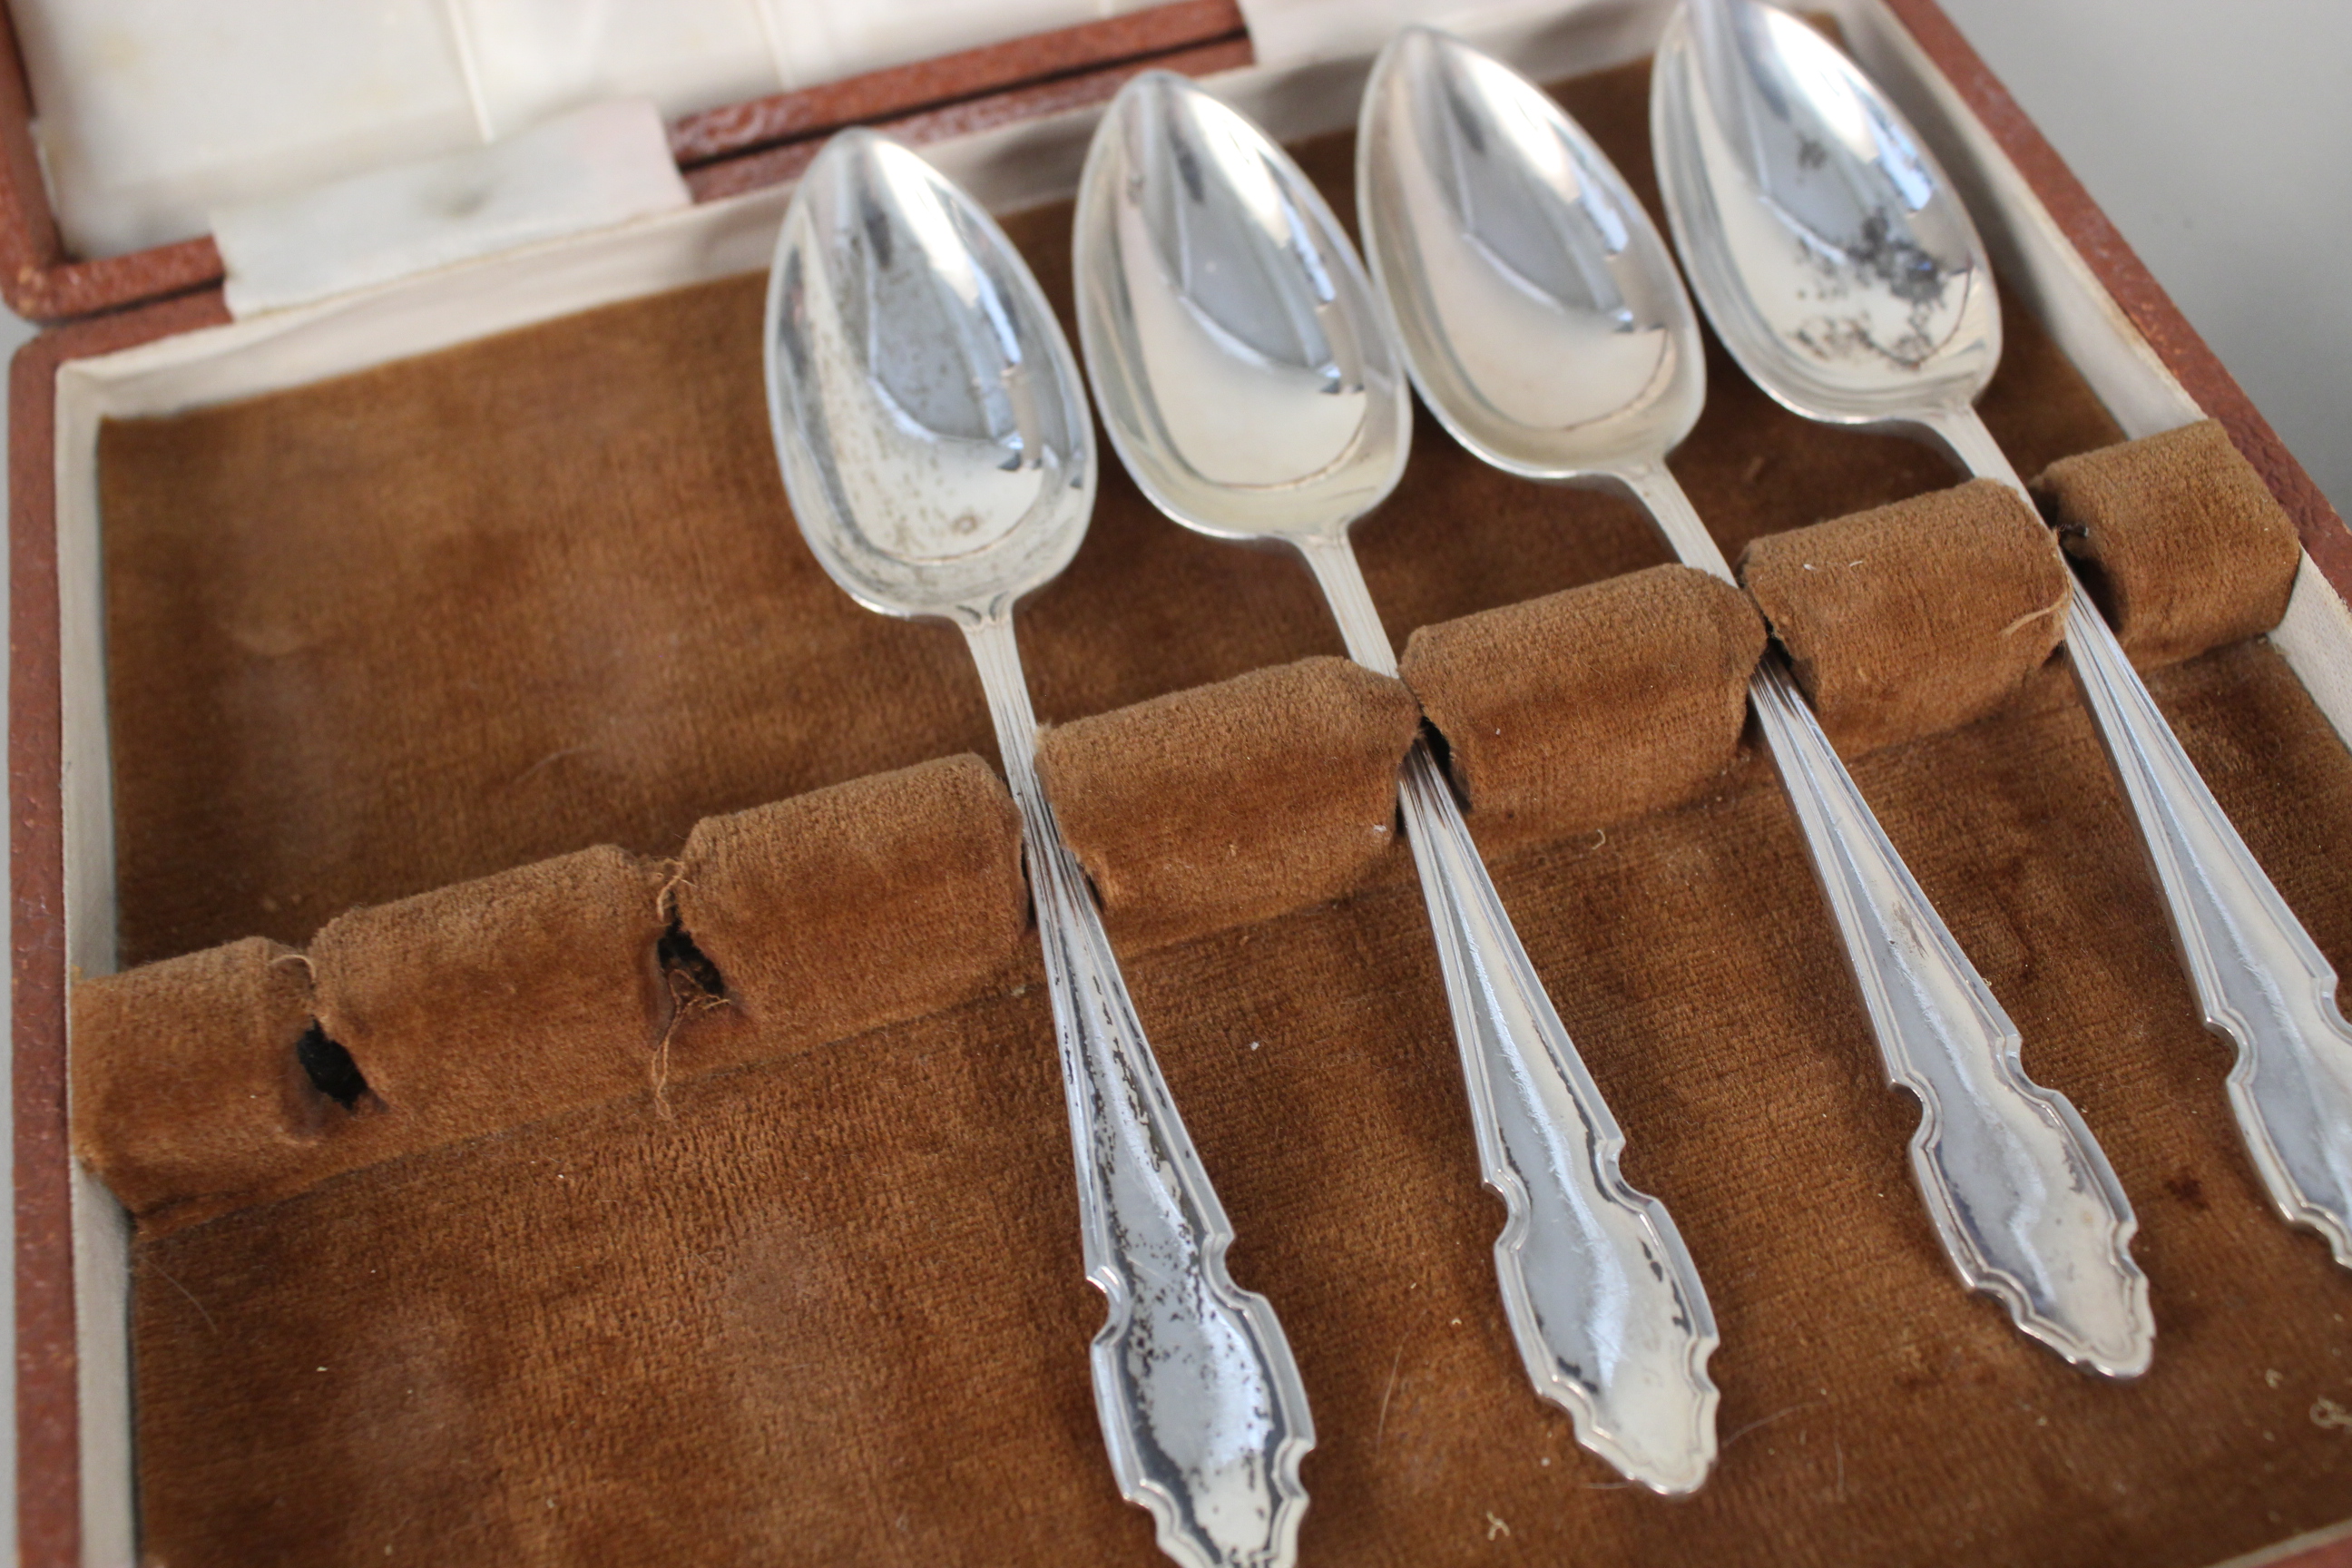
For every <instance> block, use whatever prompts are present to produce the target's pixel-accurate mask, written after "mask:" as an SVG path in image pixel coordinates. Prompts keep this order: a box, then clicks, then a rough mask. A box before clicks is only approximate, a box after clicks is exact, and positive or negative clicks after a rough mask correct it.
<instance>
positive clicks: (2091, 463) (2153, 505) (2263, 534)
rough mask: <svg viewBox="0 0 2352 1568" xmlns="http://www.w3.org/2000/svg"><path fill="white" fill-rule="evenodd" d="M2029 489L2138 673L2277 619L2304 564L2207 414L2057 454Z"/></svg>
mask: <svg viewBox="0 0 2352 1568" xmlns="http://www.w3.org/2000/svg"><path fill="white" fill-rule="evenodd" d="M2034 490H2035V492H2036V494H2037V495H2038V496H2039V497H2040V498H2041V500H2042V502H2043V504H2044V505H2045V506H2047V507H2048V508H2049V510H2050V513H2051V516H2052V518H2053V521H2055V522H2056V524H2057V528H2058V534H2059V538H2060V539H2061V540H2062V541H2063V542H2064V544H2065V547H2066V550H2067V552H2069V553H2070V554H2072V555H2074V556H2075V557H2076V558H2077V559H2079V560H2081V561H2082V562H2083V563H2084V565H2085V567H2086V570H2087V574H2088V576H2089V579H2090V583H2091V588H2092V592H2093V593H2094V595H2096V597H2097V599H2098V601H2099V604H2100V607H2101V608H2102V609H2103V610H2104V611H2105V614H2106V615H2107V616H2108V618H2109V621H2110V623H2111V624H2112V625H2113V626H2114V627H2115V632H2116V640H2117V641H2119V642H2121V643H2122V644H2123V646H2124V651H2125V652H2126V653H2127V654H2129V655H2130V656H2131V658H2132V662H2133V663H2134V664H2137V665H2138V666H2140V667H2141V668H2151V667H2153V666H2156V665H2159V664H2169V663H2171V662H2173V661H2174V660H2176V659H2182V658H2189V656H2190V655H2192V654H2197V653H2201V652H2203V651H2204V650H2205V649H2207V648H2209V647H2216V646H2218V645H2220V644H2221V643H2225V642H2232V641H2235V640H2236V639H2237V638H2239V637H2253V636H2255V635H2257V634H2258V633H2262V632H2266V631H2268V630H2270V628H2271V627H2273V626H2276V625H2278V623H2279V617H2281V616H2284V615H2285V614H2286V601H2287V596H2288V595H2290V594H2292V593H2294V576H2295V569H2296V567H2297V566H2298V565H2300V564H2301V563H2302V560H2303V546H2302V544H2301V543H2300V542H2298V541H2297V539H2296V537H2295V531H2294V520H2293V519H2292V518H2290V517H2288V516H2287V514H2286V510H2285V509H2284V507H2282V506H2280V505H2279V503H2278V499H2277V498H2276V497H2275V496H2273V495H2272V494H2271V492H2270V488H2269V487H2268V486H2266V485H2264V484H2263V479H2262V476H2261V475H2260V474H2257V473H2256V472H2254V468H2253V465H2252V464H2251V463H2249V462H2247V461H2246V459H2245V458H2243V457H2242V456H2241V455H2240V454H2239V452H2238V449H2237V448H2236V447H2232V446H2231V445H2230V437H2229V434H2228V433H2227V432H2226V431H2224V430H2223V429H2222V428H2221V426H2220V425H2219V424H2217V423H2215V422H2214V421H2212V420H2210V419H2208V420H2204V421H2202V422H2200V423H2199V424H2195V425H2184V426H2181V427H2180V428H2179V429H2177V430H2167V431H2165V432H2164V433H2163V434H2162V435H2159V436H2150V437H2146V438H2144V439H2142V440H2138V441H2134V442H2131V443H2130V444H2129V445H2127V446H2122V447H2107V448H2105V449H2103V450H2098V451H2091V452H2084V453H2081V454H2078V455H2076V456H2074V457H2071V458H2062V459H2060V460H2059V461H2057V462H2055V463H2053V464H2051V465H2050V467H2049V468H2048V469H2047V470H2045V471H2044V472H2043V473H2042V476H2041V478H2040V479H2037V480H2035V481H2034Z"/></svg>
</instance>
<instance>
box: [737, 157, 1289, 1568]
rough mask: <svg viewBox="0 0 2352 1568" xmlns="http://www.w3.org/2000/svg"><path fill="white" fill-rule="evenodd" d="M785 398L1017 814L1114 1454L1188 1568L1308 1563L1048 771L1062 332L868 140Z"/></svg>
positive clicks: (1066, 476) (777, 335)
mask: <svg viewBox="0 0 2352 1568" xmlns="http://www.w3.org/2000/svg"><path fill="white" fill-rule="evenodd" d="M767 345H768V407H769V414H770V416H771V418H772V422H773V425H774V430H775V437H776V451H777V454H778V456H779V458H780V459H781V460H782V466H783V471H784V483H785V487H786V489H788V490H789V491H790V492H791V495H792V501H793V515H794V516H795V517H796V518H797V519H798V520H799V521H800V526H801V531H802V532H803V534H804V535H806V537H807V539H808V542H809V547H810V549H811V550H813V551H814V552H815V554H816V557H817V559H818V560H819V561H820V562H822V563H824V569H825V571H826V572H827V573H829V574H831V575H832V577H833V580H834V581H835V583H838V584H840V585H841V586H842V588H843V589H844V590H845V591H846V592H847V593H848V595H850V597H852V598H854V599H856V601H857V602H858V603H860V604H862V605H866V607H867V608H869V609H874V610H879V611H881V612H883V613H884V614H886V615H893V616H908V617H911V618H915V619H921V620H937V621H945V622H947V623H948V624H950V625H951V626H955V627H957V628H958V629H959V630H961V632H962V633H963V634H964V637H965V638H966V639H967V640H968V641H969V642H970V644H971V653H972V658H973V659H974V660H975V662H977V663H978V665H979V666H980V678H981V684H982V686H983V687H984V688H985V689H987V693H988V708H989V716H990V717H991V718H992V720H994V721H995V725H996V741H997V746H998V748H999V750H1000V751H1001V752H1002V753H1003V761H1004V773H1005V777H1006V780H1007V782H1009V783H1010V784H1011V785H1012V787H1013V798H1014V799H1015V800H1017V801H1018V802H1019V803H1020V806H1021V817H1022V824H1023V826H1024V829H1025V836H1026V848H1027V855H1028V863H1029V879H1030V883H1031V887H1032V889H1033V893H1034V898H1035V900H1036V907H1037V931H1038V937H1039V940H1040V942H1042V944H1043V946H1044V948H1045V979H1046V986H1047V989H1048V991H1049V992H1050V993H1051V995H1052V999H1053V1008H1054V1030H1055V1036H1056V1037H1058V1038H1059V1040H1060V1043H1061V1055H1062V1077H1063V1083H1064V1087H1065V1089H1066V1091H1067V1094H1068V1098H1069V1109H1070V1141H1071V1148H1072V1152H1074V1153H1075V1155H1076V1161H1077V1174H1078V1214H1079V1223H1080V1228H1081V1232H1082V1235H1083V1238H1084V1243H1085V1256H1086V1265H1087V1279H1091V1280H1092V1281H1093V1282H1094V1283H1095V1284H1096V1285H1097V1286H1098V1287H1099V1288H1100V1289H1102V1291H1103V1293H1104V1294H1105V1295H1106V1296H1108V1298H1109V1300H1110V1317H1109V1321H1108V1322H1107V1323H1106V1324H1105V1325H1104V1327H1103V1330H1102V1331H1101V1332H1100V1333H1098V1334H1097V1335H1096V1336H1095V1341H1094V1351H1093V1363H1094V1385H1095V1406H1096V1409H1097V1412H1098V1413H1099V1415H1100V1416H1101V1418H1102V1427H1103V1437H1104V1439H1105V1441H1106V1442H1107V1443H1108V1446H1109V1448H1110V1459H1111V1468H1112V1470H1113V1471H1114V1472H1115V1473H1116V1474H1117V1476H1118V1484H1119V1489H1120V1490H1121V1492H1123V1493H1124V1494H1125V1495H1126V1497H1127V1499H1128V1500H1129V1501H1130V1502H1135V1503H1139V1504H1141V1505H1142V1506H1143V1507H1145V1508H1148V1509H1150V1510H1151V1514H1152V1517H1153V1520H1154V1521H1155V1523H1156V1524H1157V1525H1158V1527H1159V1539H1160V1549H1161V1550H1162V1551H1163V1552H1167V1553H1168V1555H1169V1556H1171V1557H1172V1558H1174V1559H1176V1560H1177V1561H1178V1562H1180V1563H1186V1564H1189V1565H1192V1568H1225V1565H1233V1568H1240V1565H1242V1564H1249V1565H1252V1568H1275V1565H1277V1564H1286V1563H1291V1562H1292V1561H1293V1560H1294V1558H1295V1557H1296V1554H1297V1535H1298V1523H1299V1519H1300V1516H1301V1515H1302V1514H1303V1513H1304V1512H1305V1510H1306V1507H1307V1494H1306V1492H1305V1490H1304V1489H1301V1487H1300V1486H1299V1484H1298V1461H1299V1459H1300V1458H1301V1457H1302V1456H1304V1455H1305V1454H1306V1452H1307V1449H1309V1448H1310V1447H1313V1446H1314V1443H1315V1430H1314V1426H1313V1424H1312V1423H1311V1422H1310V1420H1309V1419H1308V1416H1307V1397H1306V1394H1305V1392H1304V1390H1303V1389H1302V1388H1301V1387H1300V1385H1299V1382H1298V1373H1297V1368H1296V1367H1295V1366H1294V1365H1293V1364H1292V1362H1291V1357H1290V1347H1289V1344H1288V1343H1287V1342H1286V1341H1285V1339H1284V1338H1283V1333H1282V1328H1281V1325H1280V1324H1278V1323H1277V1322H1276V1321H1275V1317H1274V1312H1273V1310H1272V1309H1271V1308H1270V1307H1268V1306H1267V1304H1266V1302H1265V1299H1264V1298H1262V1297H1259V1296H1256V1295H1254V1294H1252V1293H1251V1292H1249V1291H1247V1290H1243V1289H1239V1288H1237V1287H1236V1286H1235V1285H1234V1282H1233V1281H1232V1280H1231V1279H1229V1278H1227V1276H1226V1273H1225V1265H1224V1256H1225V1248H1226V1246H1227V1245H1228V1244H1229V1243H1230V1242H1231V1241H1232V1240H1233V1230H1232V1227H1231V1226H1228V1225H1227V1224H1226V1223H1225V1215H1224V1211H1223V1209H1222V1208H1221V1207H1220V1206H1219V1205H1218V1203H1217V1196H1216V1194H1215V1193H1214V1192H1213V1191H1212V1190H1211V1189H1210V1186H1209V1179H1208V1176H1207V1175H1206V1174H1205V1173H1203V1172H1202V1169H1201V1160H1200V1156H1199V1155H1198V1154H1197V1153H1196V1152H1194V1151H1193V1148H1192V1140H1191V1139H1190V1138H1188V1137H1187V1136H1186V1135H1185V1132H1184V1123H1183V1121H1181V1119H1180V1118H1179V1117H1178V1116H1177V1114H1176V1107H1175V1105H1174V1104H1173V1102H1171V1100H1170V1099H1169V1096H1168V1089H1167V1086H1166V1084H1164V1083H1163V1082H1161V1080H1160V1068H1159V1066H1158V1064H1157V1063H1156V1062H1154V1061H1153V1059H1152V1056H1151V1047H1150V1045H1149V1044H1148V1043H1147V1042H1146V1041H1145V1039H1144V1037H1143V1027H1142V1026H1141V1025H1140V1024H1139V1023H1138V1022H1137V1020H1136V1016H1135V1008H1134V1006H1133V1005H1132V1004H1131V1003H1130V1002H1129V1000H1128V994H1127V986H1126V984H1125V983H1124V982H1123V981H1122V980H1121V979H1120V977H1119V972H1118V963H1117V962H1116V960H1114V959H1113V957H1112V955H1111V949H1110V943H1109V942H1108V940H1106V938H1105V937H1104V935H1103V929H1102V921H1101V918H1100V916H1099V915H1098V914H1097V911H1096V909H1095V906H1094V902H1093V900H1092V899H1091V897H1090V896H1089V895H1088V893H1087V885H1086V879H1085V877H1084V874H1083V873H1082V872H1081V871H1080V870H1079V868H1078V865H1077V862H1076V859H1075V858H1073V857H1072V856H1071V854H1070V852H1069V850H1068V849H1067V848H1066V847H1064V845H1063V843H1062V839H1061V834H1060V831H1059V829H1058V828H1057V827H1056V826H1055V821H1054V811H1053V807H1052V806H1051V805H1049V804H1048V803H1047V801H1046V799H1045V793H1044V791H1043V790H1042V789H1040V787H1039V786H1038V783H1037V775H1036V772H1035V768H1034V742H1035V739H1036V731H1037V721H1036V719H1035V716H1034V714H1033V713H1032V712H1031V710H1030V707H1029V692H1028V689H1027V687H1026V685H1025V684H1024V681H1023V678H1022V674H1021V656H1020V652H1019V649H1018V648H1017V647H1016V646H1015V644H1014V642H1013V605H1014V604H1015V603H1016V602H1017V601H1018V600H1020V599H1021V598H1022V597H1024V595H1029V594H1032V593H1034V592H1035V591H1036V590H1037V589H1039V588H1042V587H1044V586H1045V584H1047V583H1049V582H1051V581H1052V580H1053V578H1054V577H1055V574H1058V573H1059V572H1060V571H1061V570H1062V568H1063V567H1064V566H1065V565H1066V564H1068V563H1069V560H1070V557H1071V556H1072V555H1073V554H1075V553H1076V551H1077V548H1078V542H1079V541H1080V540H1081V539H1082V538H1084V537H1085V535H1086V531H1087V518H1088V515H1089V514H1090V513H1091V512H1092V510H1093V509H1094V498H1095V454H1094V439H1093V426H1092V423H1091V422H1090V421H1089V420H1088V418H1087V405H1086V394H1085V392H1084V390H1083V388H1082V387H1081V386H1080V384H1079V382H1078V373H1077V366H1076V363H1073V361H1072V359H1071V356H1070V350H1069V345H1068V343H1067V342H1065V341H1064V339H1063V337H1062V333H1061V329H1060V327H1059V326H1057V325H1056V324H1055V321H1054V316H1053V312H1052V310H1049V309H1048V308H1047V306H1046V304H1045V299H1044V297H1043V296H1042V295H1041V294H1039V292H1038V290H1037V284H1036V281H1035V280H1034V279H1033V278H1031V277H1030V275H1029V271H1028V268H1026V267H1024V265H1023V264H1022V262H1021V258H1019V257H1018V256H1017V255H1016V254H1015V253H1014V252H1013V247H1012V246H1011V245H1010V244H1009V243H1008V242H1007V241H1006V239H1005V237H1004V235H1003V231H1002V230H1000V229H999V228H998V227H997V226H996V225H995V224H994V223H992V222H991V221H990V219H989V217H988V216H987V215H986V214H985V213H983V212H982V211H981V210H980V208H979V207H978V206H976V205H974V204H973V203H972V202H971V198H969V197H967V196H966V195H964V194H963V193H962V192H961V191H959V190H957V189H956V188H955V187H954V186H953V185H952V184H949V183H948V181H947V180H946V179H945V178H943V177H942V176H941V175H940V174H938V173H937V172H935V171H934V170H933V169H932V168H931V167H930V165H929V164H928V163H924V162H923V161H922V160H921V159H920V158H919V157H917V156H916V155H915V154H914V153H911V152H909V151H908V150H907V149H906V148H904V147H902V146H900V145H898V143H897V142H892V141H890V140H889V139H888V138H887V137H883V136H879V135H877V134H875V133H873V132H866V131H851V132H844V133H843V134H841V135H839V136H836V137H835V138H834V139H833V141H832V142H829V143H827V144H826V146H825V149H824V152H823V153H820V154H819V155H818V157H817V159H816V162H815V163H812V164H811V165H810V166H809V170H808V173H807V174H804V175H803V176H802V180H801V185H800V189H799V190H798V191H797V192H796V193H795V194H794V195H793V203H792V206H791V209H790V210H789V211H788V212H786V214H785V215H784V226H783V231H782V235H781V236H780V237H778V239H777V243H776V261H775V269H774V272H773V273H772V276H771V278H770V280H769V289H768V321H767Z"/></svg>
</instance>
